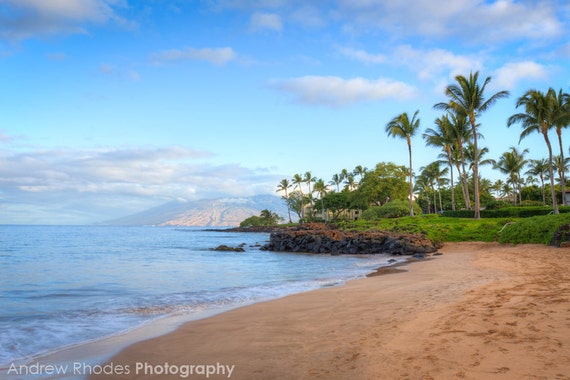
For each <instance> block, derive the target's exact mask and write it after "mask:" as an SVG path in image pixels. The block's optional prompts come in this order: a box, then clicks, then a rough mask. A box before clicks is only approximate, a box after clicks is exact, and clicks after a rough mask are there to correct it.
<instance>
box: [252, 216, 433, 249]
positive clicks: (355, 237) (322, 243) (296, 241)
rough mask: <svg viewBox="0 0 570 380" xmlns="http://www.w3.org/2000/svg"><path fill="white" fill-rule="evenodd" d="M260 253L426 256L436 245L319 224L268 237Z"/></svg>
mask: <svg viewBox="0 0 570 380" xmlns="http://www.w3.org/2000/svg"><path fill="white" fill-rule="evenodd" d="M261 249H262V250H267V251H285V252H309V253H330V254H375V253H389V254H396V255H414V254H426V253H432V252H435V251H437V248H436V247H435V245H434V244H433V243H432V242H431V241H430V240H429V239H427V238H426V237H425V236H423V235H421V234H408V233H394V232H387V231H365V232H351V231H341V230H338V229H334V228H331V227H328V226H327V225H325V224H322V223H307V224H303V225H301V226H299V227H296V228H288V229H285V230H280V231H274V232H273V233H271V235H270V238H269V243H268V244H266V245H265V246H263V247H261Z"/></svg>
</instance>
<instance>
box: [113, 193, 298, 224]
mask: <svg viewBox="0 0 570 380" xmlns="http://www.w3.org/2000/svg"><path fill="white" fill-rule="evenodd" d="M265 209H267V210H269V211H271V212H274V213H276V214H278V215H279V216H281V217H283V218H284V219H286V220H288V214H287V206H286V205H285V202H284V201H283V199H281V198H280V197H278V196H275V195H255V196H251V197H230V198H217V199H203V200H197V201H187V202H185V201H171V202H168V203H166V204H163V205H161V206H157V207H153V208H151V209H148V210H145V211H142V212H139V213H136V214H132V215H128V216H125V217H122V218H118V219H113V220H109V221H106V222H103V223H102V224H105V225H121V226H125V225H130V226H140V225H156V226H200V227H236V226H239V224H240V223H241V222H242V221H243V220H245V219H247V218H249V217H250V216H254V215H255V216H258V215H259V213H260V212H261V210H265Z"/></svg>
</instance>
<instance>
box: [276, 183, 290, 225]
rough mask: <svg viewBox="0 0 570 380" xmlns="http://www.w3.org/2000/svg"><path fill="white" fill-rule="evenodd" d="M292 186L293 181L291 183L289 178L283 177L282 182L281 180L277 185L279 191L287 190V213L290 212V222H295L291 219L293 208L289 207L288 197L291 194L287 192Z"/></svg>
mask: <svg viewBox="0 0 570 380" xmlns="http://www.w3.org/2000/svg"><path fill="white" fill-rule="evenodd" d="M290 188H291V183H289V180H287V179H286V178H283V179H282V180H281V182H279V184H278V185H277V192H280V191H284V192H285V197H284V198H285V201H286V203H287V213H288V214H289V223H293V222H292V221H291V208H290V207H289V202H287V199H289V194H288V193H287V190H289V189H290Z"/></svg>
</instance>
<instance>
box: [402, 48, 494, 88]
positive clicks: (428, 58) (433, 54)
mask: <svg viewBox="0 0 570 380" xmlns="http://www.w3.org/2000/svg"><path fill="white" fill-rule="evenodd" d="M392 55H393V58H394V60H396V59H397V62H398V63H399V64H404V65H406V66H408V67H409V68H411V69H412V70H413V71H415V72H416V73H417V75H418V78H420V79H422V80H440V79H441V77H442V76H446V77H447V78H454V77H455V76H456V75H467V74H469V72H471V71H477V70H480V69H481V68H482V67H483V57H482V56H481V55H480V54H479V55H458V54H454V53H452V52H450V51H448V50H444V49H431V50H427V49H426V50H422V49H414V48H413V47H411V46H409V45H402V46H399V47H398V48H396V50H395V51H394V52H393V53H392Z"/></svg>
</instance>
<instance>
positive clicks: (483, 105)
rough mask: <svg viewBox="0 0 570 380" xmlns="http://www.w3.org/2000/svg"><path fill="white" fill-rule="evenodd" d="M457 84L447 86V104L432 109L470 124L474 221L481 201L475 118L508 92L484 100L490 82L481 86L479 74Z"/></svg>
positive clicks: (478, 214)
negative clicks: (473, 152) (452, 115)
mask: <svg viewBox="0 0 570 380" xmlns="http://www.w3.org/2000/svg"><path fill="white" fill-rule="evenodd" d="M455 81H456V82H457V84H452V85H449V86H447V88H446V89H445V95H446V96H447V97H448V98H449V101H448V102H447V103H438V104H436V105H435V106H434V107H435V108H436V109H442V110H445V111H453V112H455V113H456V114H457V115H459V116H465V117H466V118H467V119H468V120H469V123H470V124H471V130H472V138H473V147H474V149H475V159H474V165H473V180H474V193H475V194H474V196H475V219H480V218H481V200H480V196H479V156H478V155H479V148H478V146H477V116H479V115H480V114H481V113H483V112H485V111H487V110H488V109H489V108H490V107H491V106H492V105H493V104H494V103H495V102H496V101H497V100H499V99H501V98H506V97H507V96H509V92H508V91H499V92H497V93H495V94H493V95H491V96H490V97H489V98H488V99H485V94H484V92H485V88H486V87H487V85H488V84H489V82H491V77H487V78H486V79H485V80H484V81H483V84H480V83H479V72H478V71H477V72H475V73H474V74H473V73H470V74H469V78H466V77H464V76H462V75H457V76H456V77H455Z"/></svg>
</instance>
